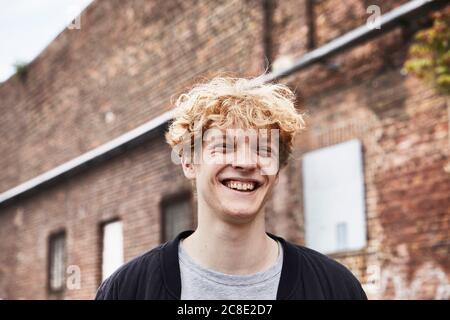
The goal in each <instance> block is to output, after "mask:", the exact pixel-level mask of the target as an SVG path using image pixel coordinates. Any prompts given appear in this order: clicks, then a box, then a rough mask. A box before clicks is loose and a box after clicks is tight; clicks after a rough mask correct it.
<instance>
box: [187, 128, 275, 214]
mask: <svg viewBox="0 0 450 320" xmlns="http://www.w3.org/2000/svg"><path fill="white" fill-rule="evenodd" d="M267 132H268V131H267V130H264V129H263V130H256V129H253V130H252V129H247V130H243V129H230V130H226V131H224V130H221V129H217V128H216V129H210V130H207V131H206V132H205V134H204V136H203V144H202V150H201V151H200V153H201V155H202V157H201V160H200V161H199V163H198V164H194V165H186V163H185V162H183V169H184V172H185V175H186V177H188V178H190V179H195V180H196V188H197V195H198V201H199V204H200V205H199V208H201V207H202V206H203V207H205V208H206V209H207V210H208V211H210V212H212V213H215V214H217V216H218V217H220V218H221V219H224V220H226V221H228V222H232V223H245V222H249V221H251V220H252V219H254V218H255V217H256V216H257V215H258V213H260V212H261V210H262V208H263V206H264V204H265V202H266V201H267V198H268V196H269V195H270V192H271V190H272V189H273V187H274V186H275V183H276V182H277V178H278V152H277V149H278V144H277V143H276V142H277V141H275V139H273V138H272V137H273V136H274V135H273V134H269V135H265V134H261V133H267Z"/></svg>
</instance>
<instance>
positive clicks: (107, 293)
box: [95, 244, 164, 299]
mask: <svg viewBox="0 0 450 320" xmlns="http://www.w3.org/2000/svg"><path fill="white" fill-rule="evenodd" d="M163 247H164V244H162V245H159V246H157V247H155V248H153V249H151V250H148V251H147V252H145V253H143V254H141V255H139V256H137V257H135V258H133V259H131V260H130V261H128V262H126V263H125V264H123V265H122V266H121V267H119V268H118V269H117V270H116V271H114V272H113V273H112V274H111V275H110V276H109V277H108V278H107V279H105V280H104V281H103V282H102V284H101V285H100V287H99V288H98V290H97V293H96V297H95V298H96V299H114V298H121V297H120V296H124V295H125V297H122V298H126V296H130V295H132V294H134V292H135V291H136V288H137V286H138V285H139V282H140V281H141V280H143V279H148V278H149V277H150V276H151V275H153V278H154V277H155V276H156V275H157V274H158V273H159V272H158V270H159V269H160V256H161V251H162V248H163Z"/></svg>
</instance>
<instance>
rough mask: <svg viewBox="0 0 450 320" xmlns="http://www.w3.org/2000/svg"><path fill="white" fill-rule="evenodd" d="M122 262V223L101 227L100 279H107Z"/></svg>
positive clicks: (113, 222) (112, 223)
mask: <svg viewBox="0 0 450 320" xmlns="http://www.w3.org/2000/svg"><path fill="white" fill-rule="evenodd" d="M123 262H124V258H123V230H122V221H118V220H117V221H112V222H109V223H106V224H104V225H103V252H102V279H103V280H105V279H106V278H108V277H109V276H110V275H111V274H112V273H113V272H114V271H116V270H117V268H119V267H120V266H121V265H122V264H123Z"/></svg>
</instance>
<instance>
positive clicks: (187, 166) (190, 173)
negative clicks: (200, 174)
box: [181, 155, 195, 180]
mask: <svg viewBox="0 0 450 320" xmlns="http://www.w3.org/2000/svg"><path fill="white" fill-rule="evenodd" d="M181 166H182V168H183V173H184V176H185V177H186V178H188V179H189V180H192V179H195V167H194V164H193V163H192V161H190V159H187V157H185V156H184V155H182V156H181Z"/></svg>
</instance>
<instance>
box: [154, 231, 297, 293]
mask: <svg viewBox="0 0 450 320" xmlns="http://www.w3.org/2000/svg"><path fill="white" fill-rule="evenodd" d="M193 232H194V231H193V230H188V231H183V232H181V233H180V234H179V235H178V236H177V237H176V238H175V239H173V240H172V241H169V242H167V243H166V244H164V245H163V247H162V251H161V267H162V268H161V269H162V274H163V279H164V283H165V285H166V288H167V290H168V291H169V293H170V295H171V296H172V297H173V298H174V299H177V300H180V298H181V276H180V264H179V262H178V246H179V244H180V240H181V239H184V238H186V237H188V236H189V235H191V234H192V233H193ZM267 235H268V236H269V237H271V238H272V239H275V240H278V241H279V242H280V243H281V245H282V246H283V267H282V269H281V277H280V284H279V285H278V292H277V300H287V299H289V297H290V296H291V295H292V293H293V292H294V289H295V288H296V287H297V285H298V280H299V278H300V270H299V258H298V254H297V252H296V248H295V246H294V245H292V244H291V243H289V242H287V241H286V240H284V239H283V238H281V237H278V236H275V235H273V234H271V233H267Z"/></svg>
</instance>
